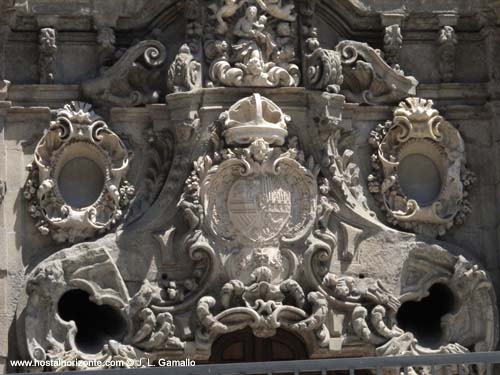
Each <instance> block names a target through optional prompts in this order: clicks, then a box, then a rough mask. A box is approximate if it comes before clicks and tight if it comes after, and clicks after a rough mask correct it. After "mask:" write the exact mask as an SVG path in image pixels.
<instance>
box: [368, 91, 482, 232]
mask: <svg viewBox="0 0 500 375" xmlns="http://www.w3.org/2000/svg"><path fill="white" fill-rule="evenodd" d="M432 106H433V102H432V101H431V100H425V99H420V98H408V99H406V101H404V102H401V103H400V104H399V106H398V107H397V108H396V109H395V110H394V120H393V121H389V122H386V123H385V124H381V125H379V126H378V127H377V128H376V129H375V130H374V131H372V133H371V138H370V143H371V144H372V146H373V147H374V149H375V153H374V154H373V156H372V161H373V168H374V170H375V173H374V174H372V175H370V176H369V178H368V180H369V189H370V191H371V192H372V193H374V194H375V196H376V198H377V199H378V201H379V202H380V204H381V209H382V211H383V212H385V214H386V216H387V220H388V221H389V222H390V223H391V224H395V225H398V226H400V227H402V228H404V229H407V230H412V231H415V232H416V233H425V234H428V235H431V236H436V235H443V234H444V233H445V232H446V231H447V230H448V229H450V228H451V227H452V226H453V225H454V224H461V223H463V221H464V220H465V216H466V215H467V213H468V212H469V211H470V205H469V202H468V200H467V189H468V188H469V187H470V186H471V184H472V183H473V182H474V180H475V177H474V174H473V173H472V172H470V171H469V170H467V168H466V167H465V148H464V143H463V140H462V138H461V136H460V134H459V133H458V131H457V130H456V129H455V128H454V127H453V126H452V125H451V124H450V123H449V122H447V121H446V120H445V119H443V117H442V116H440V114H439V111H438V110H436V109H434V108H433V107H432ZM417 180H418V181H419V186H418V188H417V187H416V185H415V181H417Z"/></svg>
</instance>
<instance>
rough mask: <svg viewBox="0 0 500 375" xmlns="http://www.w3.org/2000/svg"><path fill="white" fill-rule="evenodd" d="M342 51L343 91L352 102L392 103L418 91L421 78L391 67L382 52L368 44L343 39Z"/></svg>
mask: <svg viewBox="0 0 500 375" xmlns="http://www.w3.org/2000/svg"><path fill="white" fill-rule="evenodd" d="M336 50H337V52H339V53H340V56H341V62H342V72H343V75H344V81H343V82H344V83H343V85H342V87H341V94H343V95H345V96H346V98H347V99H348V100H350V101H352V102H357V103H366V104H391V103H394V102H396V101H399V100H401V99H404V98H406V97H408V96H411V95H415V93H416V86H417V84H418V81H417V80H416V79H415V78H413V77H411V76H405V75H403V73H402V72H401V71H399V70H396V69H393V68H391V67H390V66H389V65H387V63H386V62H385V61H384V60H383V59H382V57H381V56H380V54H379V53H378V52H377V51H375V50H374V49H373V48H371V47H369V46H368V45H367V44H364V43H360V42H354V41H343V42H340V43H339V44H338V45H337V47H336Z"/></svg>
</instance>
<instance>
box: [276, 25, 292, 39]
mask: <svg viewBox="0 0 500 375" xmlns="http://www.w3.org/2000/svg"><path fill="white" fill-rule="evenodd" d="M276 32H277V33H278V36H281V37H286V36H290V35H291V34H292V29H291V28H290V24H289V23H288V22H280V23H279V24H278V26H277V27H276Z"/></svg>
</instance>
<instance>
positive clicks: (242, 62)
mask: <svg viewBox="0 0 500 375" xmlns="http://www.w3.org/2000/svg"><path fill="white" fill-rule="evenodd" d="M208 9H209V11H210V12H212V13H213V14H212V15H211V16H209V22H208V24H207V36H206V38H205V42H204V45H205V55H206V57H207V58H208V59H209V61H210V69H209V75H210V79H211V80H212V81H213V84H215V85H223V86H236V87H249V86H250V87H252V86H253V87H290V86H298V84H299V82H300V70H299V67H298V65H297V64H296V60H297V59H296V55H295V49H296V43H295V38H294V34H295V32H296V24H295V20H296V17H297V15H296V14H295V11H294V4H293V2H292V1H289V0H257V1H256V2H255V3H254V4H250V3H249V2H248V1H247V0H219V1H216V2H214V3H211V4H209V5H208ZM233 20H235V21H233Z"/></svg>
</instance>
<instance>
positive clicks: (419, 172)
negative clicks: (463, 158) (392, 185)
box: [398, 154, 442, 206]
mask: <svg viewBox="0 0 500 375" xmlns="http://www.w3.org/2000/svg"><path fill="white" fill-rule="evenodd" d="M398 180H399V185H400V186H401V189H402V190H403V193H405V195H406V196H407V197H408V198H410V199H414V200H416V201H417V202H418V204H419V205H420V206H428V205H431V204H432V203H433V202H434V201H435V200H436V198H437V197H438V196H439V193H440V192H441V184H442V182H441V176H440V173H439V169H438V167H437V166H436V164H434V161H432V159H431V158H428V157H427V156H425V155H421V154H411V155H408V156H406V157H404V158H403V160H401V162H400V163H399V173H398Z"/></svg>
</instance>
